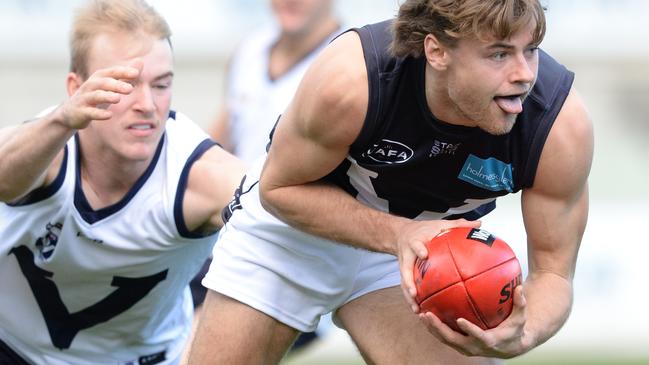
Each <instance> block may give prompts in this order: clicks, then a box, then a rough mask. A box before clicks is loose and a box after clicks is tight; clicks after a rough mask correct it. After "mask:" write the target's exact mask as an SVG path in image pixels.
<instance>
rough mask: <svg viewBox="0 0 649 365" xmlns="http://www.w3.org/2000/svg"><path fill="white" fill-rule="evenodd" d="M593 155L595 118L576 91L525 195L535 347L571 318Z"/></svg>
mask: <svg viewBox="0 0 649 365" xmlns="http://www.w3.org/2000/svg"><path fill="white" fill-rule="evenodd" d="M592 156H593V131H592V126H591V123H590V119H589V117H588V115H587V113H586V111H585V109H584V107H583V104H582V101H581V99H580V97H579V95H578V94H577V93H576V92H575V91H574V90H573V91H571V93H570V95H569V96H568V99H567V101H566V103H565V104H564V107H563V108H562V110H561V113H560V114H559V116H558V118H557V121H556V122H555V126H554V127H553V129H552V131H551V133H550V135H549V137H548V141H547V143H546V146H545V148H544V151H543V154H542V155H541V161H540V164H539V167H538V171H537V174H536V179H535V182H534V186H533V187H532V188H531V189H528V190H525V191H524V192H523V194H522V210H523V219H524V222H525V229H526V232H527V237H528V261H529V275H528V278H527V280H526V282H525V283H524V285H523V287H524V294H525V297H526V299H527V303H528V304H527V323H526V325H525V332H526V333H530V334H531V335H532V336H533V340H534V346H536V345H539V344H541V343H543V342H545V341H546V340H548V339H549V338H550V337H551V336H553V335H554V334H555V333H556V332H557V331H558V330H559V329H560V328H561V326H562V325H563V324H564V323H565V321H566V320H567V319H568V315H569V314H570V310H571V307H572V294H573V290H572V279H573V276H574V273H575V265H576V262H577V253H578V251H579V245H580V243H581V238H582V236H583V233H584V230H585V227H586V221H587V218H588V185H587V177H588V174H589V171H590V166H591V162H592Z"/></svg>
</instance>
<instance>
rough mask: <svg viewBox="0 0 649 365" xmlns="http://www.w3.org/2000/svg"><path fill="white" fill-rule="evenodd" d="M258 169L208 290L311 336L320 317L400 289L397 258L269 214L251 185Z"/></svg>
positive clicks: (227, 230) (223, 241) (220, 247)
mask: <svg viewBox="0 0 649 365" xmlns="http://www.w3.org/2000/svg"><path fill="white" fill-rule="evenodd" d="M260 169H261V166H260V165H258V166H255V167H253V169H252V170H251V172H250V173H249V174H248V176H247V177H246V182H245V184H244V186H243V187H242V191H244V192H245V193H244V194H243V195H241V198H240V202H241V206H242V209H236V210H234V213H233V215H232V217H231V218H230V220H229V221H228V223H227V224H226V226H225V227H224V228H223V229H222V230H221V233H220V235H219V239H218V241H217V243H216V245H215V247H214V250H213V260H212V264H211V266H210V269H209V271H208V273H207V274H206V276H205V278H204V279H203V281H202V284H203V285H204V286H205V287H207V288H209V289H212V290H214V291H217V292H219V293H221V294H223V295H226V296H228V297H230V298H233V299H235V300H237V301H240V302H242V303H245V304H247V305H249V306H250V307H252V308H255V309H257V310H259V311H261V312H263V313H265V314H267V315H268V316H270V317H273V318H275V319H276V320H278V321H280V322H282V323H285V324H287V325H289V326H291V327H293V328H295V329H297V330H299V331H302V332H310V331H313V330H315V328H316V326H317V325H318V322H319V321H320V316H322V315H324V314H327V313H329V312H332V311H335V310H336V309H338V308H340V307H341V306H342V305H344V304H345V303H348V302H350V301H352V300H354V299H356V298H358V297H360V296H362V295H365V294H367V293H370V292H373V291H376V290H380V289H384V288H388V287H393V286H397V285H399V284H400V273H399V265H398V260H397V258H396V256H393V255H389V254H382V253H375V252H369V251H366V250H362V249H357V248H353V247H351V246H346V245H343V244H340V243H336V242H334V241H329V240H325V239H323V238H319V237H317V236H313V235H310V234H307V233H304V232H301V231H298V230H296V229H294V228H291V227H289V226H288V225H286V224H285V223H283V222H281V221H280V220H278V219H276V218H275V217H273V216H272V215H270V214H269V213H268V212H266V211H265V210H264V209H263V207H262V206H261V204H260V202H259V190H258V189H257V187H258V184H255V183H256V182H257V181H258V172H259V171H260ZM251 185H252V188H251ZM248 190H249V191H248Z"/></svg>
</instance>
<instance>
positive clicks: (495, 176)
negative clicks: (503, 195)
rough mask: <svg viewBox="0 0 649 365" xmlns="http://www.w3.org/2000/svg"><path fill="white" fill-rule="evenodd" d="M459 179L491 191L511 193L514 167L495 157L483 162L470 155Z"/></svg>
mask: <svg viewBox="0 0 649 365" xmlns="http://www.w3.org/2000/svg"><path fill="white" fill-rule="evenodd" d="M458 179H460V180H463V181H466V182H468V183H469V184H472V185H475V186H477V187H480V188H483V189H487V190H491V191H502V190H506V191H508V192H510V193H511V192H512V191H513V190H514V180H513V177H512V165H510V164H506V163H504V162H502V161H499V160H497V159H495V158H493V157H490V158H488V159H486V160H483V159H481V158H479V157H477V156H474V155H469V157H468V158H467V159H466V161H465V162H464V166H463V167H462V170H460V174H459V175H458Z"/></svg>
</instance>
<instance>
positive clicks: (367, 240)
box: [260, 32, 480, 312]
mask: <svg viewBox="0 0 649 365" xmlns="http://www.w3.org/2000/svg"><path fill="white" fill-rule="evenodd" d="M367 107H368V87H367V71H366V69H365V62H364V59H363V53H362V48H361V44H360V39H359V37H358V35H357V34H356V33H353V32H349V33H346V34H344V35H342V36H341V37H339V38H338V39H337V40H335V41H334V42H333V43H332V44H331V45H330V46H329V47H328V48H327V49H325V50H324V51H323V53H322V54H321V56H320V57H319V58H318V59H317V60H316V61H315V62H314V64H312V66H311V68H310V69H309V71H307V74H306V75H305V77H304V79H303V81H302V83H301V84H300V87H299V88H298V91H297V93H296V96H295V98H294V100H293V102H292V103H291V105H290V106H289V108H288V109H287V111H286V113H285V114H284V115H283V116H282V119H281V120H280V122H279V124H278V127H277V129H276V131H275V135H274V137H273V143H272V145H271V148H270V151H269V154H268V158H267V160H266V164H265V166H264V170H263V172H262V175H261V181H260V195H261V201H262V204H263V205H264V208H265V209H266V210H268V211H269V212H270V213H271V214H273V215H275V216H276V217H278V218H279V219H281V220H283V221H285V222H286V223H288V224H290V225H291V226H293V227H296V228H298V229H300V230H303V231H306V232H308V233H311V234H314V235H318V236H321V237H325V238H328V239H331V240H334V241H338V242H341V243H344V244H348V245H352V246H355V247H359V248H364V249H367V250H370V251H377V252H385V253H390V254H393V255H397V256H398V258H399V265H400V271H401V287H402V289H403V291H404V297H405V298H406V300H407V301H408V303H409V304H410V306H411V308H412V309H413V311H415V312H416V311H418V310H419V307H418V306H417V304H416V303H415V301H414V296H415V294H416V289H415V285H414V280H413V274H412V268H413V265H414V262H415V259H416V258H417V257H420V258H425V257H426V256H427V251H426V247H425V243H426V242H428V241H429V240H430V239H431V238H433V237H434V236H436V235H437V234H439V232H441V231H442V230H444V229H447V228H451V227H457V226H470V227H478V226H479V225H480V223H479V222H467V221H465V220H455V221H449V220H434V221H412V220H410V219H406V218H403V217H399V216H394V215H391V214H388V213H385V212H382V211H379V210H376V209H373V208H370V207H368V206H366V205H363V204H361V203H360V202H359V201H357V200H356V199H355V198H354V197H352V196H350V195H349V194H347V193H346V192H344V191H343V190H342V189H340V188H338V187H336V186H332V185H329V184H327V183H325V182H323V181H321V179H322V178H323V177H324V176H326V175H327V174H329V173H330V172H331V171H333V170H334V169H335V168H336V167H337V166H338V165H339V164H340V163H341V162H342V161H343V160H344V159H345V158H346V156H347V154H348V152H349V149H350V146H351V145H352V143H353V142H354V140H355V139H356V138H357V137H358V135H359V133H360V131H361V128H362V126H363V122H364V119H365V114H366V111H367Z"/></svg>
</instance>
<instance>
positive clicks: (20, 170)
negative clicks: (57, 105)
mask: <svg viewBox="0 0 649 365" xmlns="http://www.w3.org/2000/svg"><path fill="white" fill-rule="evenodd" d="M57 115H60V111H59V110H58V109H57V110H55V111H53V112H51V113H49V114H48V115H46V116H44V117H42V118H40V119H37V120H34V121H30V122H27V123H24V124H22V125H18V126H12V127H7V128H4V129H2V130H0V201H3V202H9V201H12V200H15V199H17V198H19V197H20V196H22V195H24V194H26V193H27V192H29V191H30V190H32V189H34V188H36V187H38V186H41V185H44V184H46V183H47V182H49V181H51V180H52V179H53V178H54V175H55V170H56V169H57V168H58V166H59V165H60V161H61V156H62V152H61V151H62V149H63V146H65V143H66V141H67V140H68V139H69V138H70V137H71V136H72V135H73V133H74V130H72V129H70V128H67V127H66V126H65V125H64V124H63V123H61V119H60V117H58V116H57ZM57 156H59V157H58V158H56V157H57ZM50 167H51V168H50Z"/></svg>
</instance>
